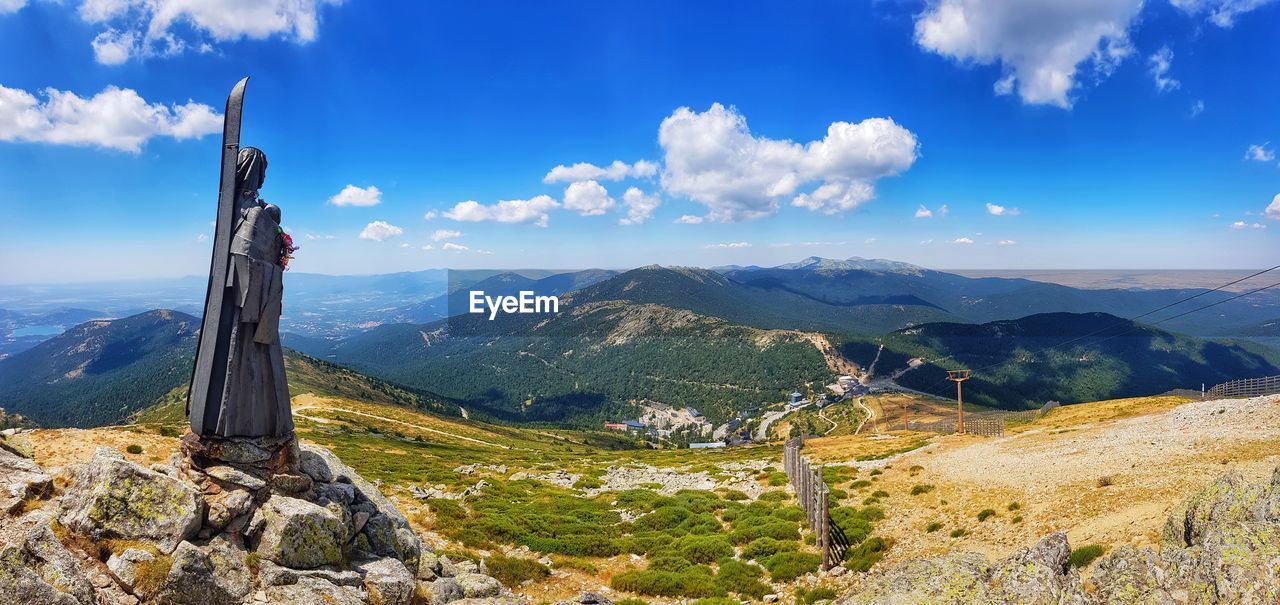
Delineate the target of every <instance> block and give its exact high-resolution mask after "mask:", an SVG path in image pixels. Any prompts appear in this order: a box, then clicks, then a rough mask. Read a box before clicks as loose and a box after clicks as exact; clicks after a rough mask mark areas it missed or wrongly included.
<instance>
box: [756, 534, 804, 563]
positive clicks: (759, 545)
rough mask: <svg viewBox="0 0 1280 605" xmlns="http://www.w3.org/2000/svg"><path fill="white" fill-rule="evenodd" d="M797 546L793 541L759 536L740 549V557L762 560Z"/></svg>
mask: <svg viewBox="0 0 1280 605" xmlns="http://www.w3.org/2000/svg"><path fill="white" fill-rule="evenodd" d="M798 548H799V546H798V545H797V544H796V543H795V542H783V541H781V540H775V539H773V538H768V537H765V538H759V539H756V540H752V541H751V543H750V544H747V545H746V546H745V547H744V548H743V549H742V558H744V559H755V560H757V561H763V560H765V559H768V558H769V557H772V556H773V555H776V554H778V553H780V552H786V551H793V550H796V549H798Z"/></svg>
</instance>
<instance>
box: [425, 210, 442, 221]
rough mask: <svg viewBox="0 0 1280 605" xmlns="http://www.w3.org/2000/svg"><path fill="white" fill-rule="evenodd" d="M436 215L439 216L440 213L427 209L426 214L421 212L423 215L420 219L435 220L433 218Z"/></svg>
mask: <svg viewBox="0 0 1280 605" xmlns="http://www.w3.org/2000/svg"><path fill="white" fill-rule="evenodd" d="M437 216H440V213H439V212H438V211H436V210H428V211H427V212H426V214H423V215H422V220H424V221H430V220H435V218H436V217H437Z"/></svg>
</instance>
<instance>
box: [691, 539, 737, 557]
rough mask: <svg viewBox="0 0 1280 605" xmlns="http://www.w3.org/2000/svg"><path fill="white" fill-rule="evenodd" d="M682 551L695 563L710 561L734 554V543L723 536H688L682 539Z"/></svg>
mask: <svg viewBox="0 0 1280 605" xmlns="http://www.w3.org/2000/svg"><path fill="white" fill-rule="evenodd" d="M680 552H681V554H683V555H684V556H685V558H686V559H689V560H690V561H692V562H694V563H710V562H712V561H716V560H718V559H720V558H721V557H729V556H732V555H733V545H732V544H730V543H729V541H728V540H726V539H725V538H724V537H722V536H688V537H686V538H684V539H683V540H681V541H680Z"/></svg>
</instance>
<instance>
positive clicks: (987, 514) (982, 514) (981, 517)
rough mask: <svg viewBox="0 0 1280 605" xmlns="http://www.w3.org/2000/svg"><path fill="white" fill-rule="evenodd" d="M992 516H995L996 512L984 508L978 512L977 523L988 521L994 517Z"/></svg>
mask: <svg viewBox="0 0 1280 605" xmlns="http://www.w3.org/2000/svg"><path fill="white" fill-rule="evenodd" d="M994 516H996V511H995V510H993V509H990V508H984V509H982V510H980V511H978V522H979V523H981V522H983V521H986V520H987V519H990V518H991V517H994Z"/></svg>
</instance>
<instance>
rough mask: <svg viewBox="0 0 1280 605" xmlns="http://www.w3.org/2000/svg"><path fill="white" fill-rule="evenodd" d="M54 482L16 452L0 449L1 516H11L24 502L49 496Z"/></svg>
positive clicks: (33, 463) (34, 464)
mask: <svg viewBox="0 0 1280 605" xmlns="http://www.w3.org/2000/svg"><path fill="white" fill-rule="evenodd" d="M52 485H53V480H52V479H50V478H49V475H46V474H45V473H44V471H42V470H40V467H39V466H37V465H36V463H35V462H32V461H31V460H28V459H27V458H26V457H23V456H21V455H19V454H18V452H17V451H16V450H12V449H6V448H0V515H11V514H14V513H16V512H18V510H19V509H20V508H21V507H22V505H23V503H24V502H27V501H28V500H32V499H38V498H42V497H44V496H47V495H48V494H49V491H50V488H51V487H52Z"/></svg>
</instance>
